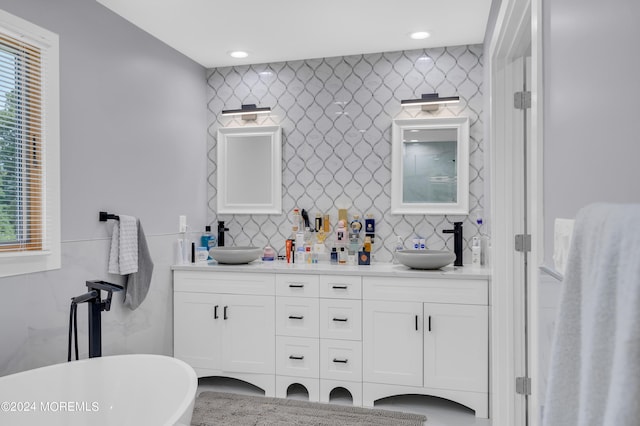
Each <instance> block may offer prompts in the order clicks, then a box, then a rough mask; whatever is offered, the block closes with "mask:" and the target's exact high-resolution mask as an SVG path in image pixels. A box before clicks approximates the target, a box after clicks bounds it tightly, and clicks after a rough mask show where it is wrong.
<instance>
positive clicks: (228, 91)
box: [207, 45, 487, 262]
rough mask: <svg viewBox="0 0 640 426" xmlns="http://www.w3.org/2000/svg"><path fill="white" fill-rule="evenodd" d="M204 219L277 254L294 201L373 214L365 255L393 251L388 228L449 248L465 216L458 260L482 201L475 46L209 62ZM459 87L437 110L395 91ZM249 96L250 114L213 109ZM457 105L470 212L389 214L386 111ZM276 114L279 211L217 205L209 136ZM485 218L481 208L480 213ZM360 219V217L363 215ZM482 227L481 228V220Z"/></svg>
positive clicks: (478, 50)
mask: <svg viewBox="0 0 640 426" xmlns="http://www.w3.org/2000/svg"><path fill="white" fill-rule="evenodd" d="M207 81H208V86H209V88H208V91H209V93H208V100H209V103H208V110H209V113H208V114H209V117H208V123H209V128H208V133H209V136H208V137H209V142H208V164H209V166H208V183H209V185H208V187H209V194H208V221H209V222H210V224H211V225H212V229H213V230H214V231H215V224H216V221H217V220H224V221H225V224H226V225H227V226H228V228H229V229H230V231H229V232H228V233H227V236H226V238H227V245H230V244H236V245H257V246H264V245H266V244H267V243H268V244H270V245H271V246H272V247H273V248H275V249H276V251H278V252H279V253H280V254H284V241H285V239H286V238H288V237H289V235H290V232H291V224H290V217H291V211H292V210H293V208H294V207H298V208H300V209H303V208H304V209H306V210H307V211H308V212H309V216H310V218H311V220H312V221H313V217H314V216H315V214H316V213H318V212H319V213H323V214H326V213H328V214H330V215H331V221H332V225H334V224H335V222H336V221H337V214H338V208H347V209H348V210H349V217H350V218H351V216H352V215H353V214H359V215H360V217H361V218H364V217H365V216H366V215H367V214H372V215H373V217H374V218H375V219H376V241H375V244H374V248H373V255H374V260H375V261H378V262H388V261H390V260H391V259H392V252H393V249H394V247H395V241H396V238H395V236H396V235H399V236H401V237H402V238H403V239H404V240H405V246H406V247H409V244H410V241H411V239H412V238H414V237H415V236H416V235H419V236H421V237H423V238H426V243H427V248H431V249H443V248H447V249H449V250H453V238H452V237H451V234H443V233H442V230H443V229H448V228H452V223H453V222H454V221H464V240H465V261H466V262H469V258H470V254H469V252H470V244H471V238H472V237H474V236H479V235H480V232H481V229H480V228H479V227H478V226H477V225H476V218H477V216H478V215H482V212H483V211H484V210H485V206H484V204H485V198H484V187H485V186H484V176H485V168H484V141H483V115H482V108H483V87H482V81H483V57H482V46H481V45H472V46H457V47H446V48H435V49H423V50H412V51H402V52H389V53H378V54H365V55H353V56H345V57H335V58H323V59H308V60H300V61H290V62H279V63H271V64H262V65H247V66H235V67H225V68H215V69H210V70H208V74H207ZM432 92H438V93H439V94H440V95H441V96H454V95H458V96H460V103H459V104H457V105H453V106H451V107H446V108H442V109H440V110H439V111H437V112H433V113H432V112H423V111H421V110H420V108H419V107H413V108H410V109H402V108H401V107H400V100H401V99H409V98H417V97H420V95H421V94H422V93H432ZM249 103H254V104H257V105H259V106H270V107H272V109H273V112H272V114H271V115H269V116H265V117H261V116H258V120H257V121H253V122H243V121H242V120H240V119H233V118H230V117H223V116H221V114H220V113H221V111H222V110H223V109H234V108H239V107H240V105H241V104H249ZM458 115H466V116H468V117H469V122H470V147H469V148H470V149H469V152H470V166H469V189H470V194H469V208H470V214H469V216H451V215H444V216H443V215H428V216H427V215H391V213H390V209H391V193H390V191H391V124H392V120H393V119H395V118H409V117H423V116H424V117H426V116H458ZM271 124H277V125H280V126H281V127H282V143H283V150H282V156H283V158H282V163H283V170H282V185H283V188H282V207H283V213H282V214H280V215H240V214H235V215H218V214H217V212H216V195H217V189H216V170H217V168H216V161H217V159H216V142H217V141H216V138H217V130H218V128H220V127H225V126H243V125H246V126H251V125H254V126H255V125H271ZM484 220H485V222H486V221H487V218H484ZM363 222H364V221H363ZM482 232H483V233H484V232H486V231H485V230H484V229H482Z"/></svg>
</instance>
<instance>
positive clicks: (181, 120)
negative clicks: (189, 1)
mask: <svg viewBox="0 0 640 426" xmlns="http://www.w3.org/2000/svg"><path fill="white" fill-rule="evenodd" d="M0 8H1V9H3V10H6V11H7V12H9V13H12V14H14V15H17V16H19V17H21V18H23V19H26V20H29V21H31V22H33V23H35V24H37V25H40V26H42V27H44V28H46V29H48V30H50V31H53V32H55V33H57V34H59V36H60V93H61V95H60V104H61V105H60V109H61V123H60V124H61V138H60V139H61V170H62V172H61V188H62V200H61V205H62V207H61V208H62V262H63V263H62V269H61V270H58V271H51V272H47V273H37V274H30V275H22V276H17V277H12V278H5V279H0V292H1V293H2V297H1V298H0V324H2V325H1V326H0V327H1V328H0V341H2V345H0V375H2V374H7V373H11V372H15V371H20V370H25V369H29V368H33V367H38V366H41V365H47V364H52V363H56V362H62V361H66V338H67V336H66V333H67V321H68V309H69V300H70V298H71V297H73V296H76V295H78V294H80V293H83V292H84V291H85V290H86V287H85V286H84V283H85V281H86V280H90V279H106V280H111V281H115V282H118V281H120V278H121V277H118V276H113V275H108V274H107V273H106V264H107V252H108V247H109V241H108V236H109V235H110V230H111V225H110V224H105V223H103V222H98V212H99V211H100V210H107V211H110V212H113V213H119V214H129V215H133V216H137V217H139V218H140V219H141V221H142V224H143V226H144V229H145V232H146V235H147V239H148V242H149V245H150V250H151V255H152V257H153V260H154V263H155V270H154V277H153V281H152V284H151V291H150V294H149V296H148V297H147V299H146V300H145V302H144V303H143V304H142V306H140V307H139V308H138V309H137V310H136V311H129V310H128V309H123V308H122V306H121V303H120V301H121V297H120V296H119V297H117V298H116V302H115V303H114V306H113V308H112V311H111V312H107V313H104V314H103V321H105V323H104V324H103V328H104V330H103V350H104V353H106V354H115V353H129V352H148V353H165V354H171V353H172V297H171V274H170V270H169V267H170V264H171V263H172V260H173V258H172V246H171V245H172V243H173V241H174V240H175V238H176V234H177V230H178V229H177V228H178V215H180V214H186V215H187V217H188V221H189V224H190V225H192V227H193V229H200V228H202V227H203V226H204V224H205V220H206V203H207V201H206V191H207V190H206V180H205V178H204V177H205V176H206V173H207V172H206V157H205V155H204V154H205V153H206V126H207V122H206V107H205V105H206V80H205V77H206V74H205V70H204V68H202V67H201V66H200V65H198V64H196V63H194V62H193V61H191V60H190V59H188V58H186V57H184V56H183V55H181V54H179V53H177V52H176V51H174V50H173V49H171V48H169V47H168V46H166V45H164V44H163V43H161V42H159V41H158V40H156V39H154V38H152V37H151V36H150V35H148V34H147V33H145V32H143V31H141V30H139V29H138V28H136V27H134V26H133V25H131V24H130V23H129V22H127V21H125V20H124V19H122V18H120V17H119V16H117V15H115V14H113V13H112V12H110V11H109V10H108V9H106V8H104V7H103V6H101V5H99V4H98V3H97V2H95V1H93V0H56V1H50V0H0ZM84 312H85V310H84V307H82V308H81V309H80V311H79V323H80V325H81V328H80V336H81V338H82V340H81V347H80V348H81V352H84V353H85V354H86V337H85V336H86V325H85V324H86V316H85V315H86V314H85V313H84Z"/></svg>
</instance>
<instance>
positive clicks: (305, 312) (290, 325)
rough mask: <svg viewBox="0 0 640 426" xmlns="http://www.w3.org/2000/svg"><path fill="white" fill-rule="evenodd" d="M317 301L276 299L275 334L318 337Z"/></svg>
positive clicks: (291, 298)
mask: <svg viewBox="0 0 640 426" xmlns="http://www.w3.org/2000/svg"><path fill="white" fill-rule="evenodd" d="M318 311H319V301H318V299H312V298H306V297H276V334H278V335H280V336H299V337H316V338H317V337H318Z"/></svg>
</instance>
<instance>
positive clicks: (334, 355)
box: [320, 339, 362, 382]
mask: <svg viewBox="0 0 640 426" xmlns="http://www.w3.org/2000/svg"><path fill="white" fill-rule="evenodd" d="M320 378H322V379H333V380H348V381H352V382H359V381H362V343H361V342H352V341H348V340H329V339H321V340H320Z"/></svg>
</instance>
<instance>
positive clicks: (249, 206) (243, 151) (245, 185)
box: [217, 126, 282, 214]
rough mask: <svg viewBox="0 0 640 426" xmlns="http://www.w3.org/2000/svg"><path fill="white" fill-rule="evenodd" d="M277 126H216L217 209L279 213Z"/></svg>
mask: <svg viewBox="0 0 640 426" xmlns="http://www.w3.org/2000/svg"><path fill="white" fill-rule="evenodd" d="M281 139H282V136H281V129H280V126H245V127H223V128H220V129H218V147H217V156H218V158H217V168H218V174H217V179H218V194H217V198H218V211H217V212H218V213H219V214H229V213H231V214H233V213H240V214H281V213H282V142H281Z"/></svg>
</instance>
